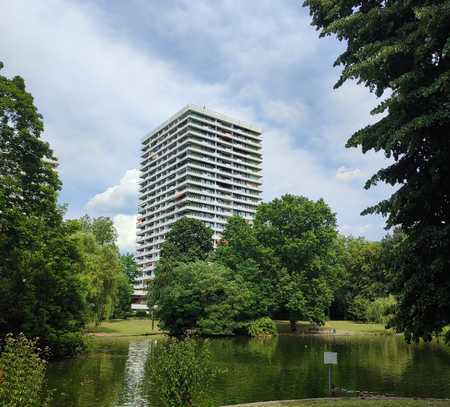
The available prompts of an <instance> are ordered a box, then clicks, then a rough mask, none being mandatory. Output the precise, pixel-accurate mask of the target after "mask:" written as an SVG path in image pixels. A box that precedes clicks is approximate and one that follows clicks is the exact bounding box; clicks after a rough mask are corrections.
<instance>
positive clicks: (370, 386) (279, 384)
mask: <svg viewBox="0 0 450 407" xmlns="http://www.w3.org/2000/svg"><path fill="white" fill-rule="evenodd" d="M163 340H164V338H162V337H141V338H139V337H136V338H131V337H130V338H117V339H112V338H98V340H96V343H97V346H96V350H95V351H94V352H92V353H89V354H87V355H84V356H81V357H78V358H76V359H72V360H66V361H61V362H55V363H52V364H50V366H49V368H48V384H49V387H50V388H51V389H54V390H53V391H54V392H53V405H54V406H58V407H59V406H65V407H71V406H77V407H78V406H79V407H88V406H89V407H91V406H96V407H106V406H133V407H135V406H136V407H147V406H158V403H157V399H156V395H155V394H154V393H153V392H152V389H151V388H150V386H149V385H148V379H147V377H146V372H145V363H146V359H147V357H148V354H149V347H150V346H158V345H157V344H158V342H160V341H163ZM210 345H211V350H212V354H213V361H214V363H215V365H217V367H218V368H219V369H220V370H221V374H220V375H219V376H218V377H217V378H216V380H215V382H214V385H213V392H212V393H213V394H212V397H213V399H214V402H215V405H223V404H233V403H244V402H252V401H263V400H276V399H293V398H304V397H320V396H325V395H327V386H328V373H327V372H328V370H327V367H326V366H324V364H323V352H324V351H334V352H338V365H337V366H336V367H335V368H334V371H333V378H334V382H335V384H336V386H337V387H339V388H344V389H347V390H352V391H369V392H373V393H377V394H387V395H395V396H420V397H439V398H449V397H450V347H448V346H446V345H443V344H439V343H436V342H434V343H427V344H424V343H421V344H418V345H417V344H414V345H408V344H406V343H405V342H404V340H403V338H402V337H399V336H348V337H318V336H315V337H299V336H279V337H274V338H263V339H247V338H233V339H214V340H210Z"/></svg>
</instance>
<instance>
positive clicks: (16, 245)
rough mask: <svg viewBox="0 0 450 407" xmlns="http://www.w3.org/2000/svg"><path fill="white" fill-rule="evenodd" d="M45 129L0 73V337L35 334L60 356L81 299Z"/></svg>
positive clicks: (16, 84) (78, 317) (18, 87)
mask: <svg viewBox="0 0 450 407" xmlns="http://www.w3.org/2000/svg"><path fill="white" fill-rule="evenodd" d="M1 67H2V64H1V63H0V69H1ZM43 129H44V126H43V122H42V117H41V115H40V114H39V113H38V111H37V109H36V107H35V106H34V104H33V97H32V96H31V95H30V94H29V93H28V92H27V91H26V89H25V83H24V80H23V79H22V78H20V77H18V76H16V77H14V78H13V79H8V78H6V77H4V76H1V75H0V336H4V335H5V334H6V333H8V332H12V333H19V332H24V333H25V334H26V335H28V336H33V337H35V336H38V337H39V338H40V341H41V344H42V343H44V344H50V345H51V346H52V351H53V354H54V355H61V354H67V353H73V352H75V351H76V349H78V348H79V346H80V344H81V343H80V341H81V339H80V336H79V335H78V333H79V330H80V329H81V327H82V326H83V325H84V322H85V311H86V303H85V299H84V294H83V285H82V282H81V279H80V275H79V274H78V273H77V272H76V271H74V266H75V265H76V264H78V262H79V257H78V254H77V251H76V249H75V247H74V246H73V244H72V243H71V242H70V241H69V239H68V237H67V236H68V230H67V229H66V228H65V226H64V225H63V223H62V210H61V209H60V208H58V206H57V195H58V190H59V189H60V187H61V183H60V181H59V178H58V174H57V172H56V170H55V163H56V160H55V157H54V156H53V152H52V150H51V149H50V147H49V145H48V144H47V143H46V142H44V141H43V140H42V139H41V134H42V131H43Z"/></svg>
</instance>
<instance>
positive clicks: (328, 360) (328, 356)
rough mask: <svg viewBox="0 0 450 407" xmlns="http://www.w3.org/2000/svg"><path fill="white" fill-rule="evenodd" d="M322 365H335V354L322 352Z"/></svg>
mask: <svg viewBox="0 0 450 407" xmlns="http://www.w3.org/2000/svg"><path fill="white" fill-rule="evenodd" d="M323 363H324V364H326V365H337V352H324V353H323Z"/></svg>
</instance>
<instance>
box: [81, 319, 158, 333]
mask: <svg viewBox="0 0 450 407" xmlns="http://www.w3.org/2000/svg"><path fill="white" fill-rule="evenodd" d="M88 332H89V334H91V335H93V336H113V337H114V336H145V335H157V334H161V333H163V332H161V330H160V329H159V326H158V321H155V322H154V325H153V327H152V321H151V320H150V319H122V320H113V321H104V322H102V323H101V324H100V325H98V326H91V327H89V329H88Z"/></svg>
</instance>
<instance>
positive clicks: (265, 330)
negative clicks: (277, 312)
mask: <svg viewBox="0 0 450 407" xmlns="http://www.w3.org/2000/svg"><path fill="white" fill-rule="evenodd" d="M247 329H248V334H249V335H250V336H265V335H276V334H277V333H278V329H277V326H276V324H275V322H273V320H272V319H271V318H269V317H262V318H259V319H256V320H255V321H252V322H250V323H249V324H248V328H247Z"/></svg>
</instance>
